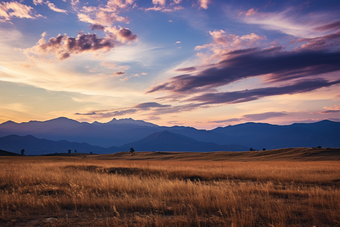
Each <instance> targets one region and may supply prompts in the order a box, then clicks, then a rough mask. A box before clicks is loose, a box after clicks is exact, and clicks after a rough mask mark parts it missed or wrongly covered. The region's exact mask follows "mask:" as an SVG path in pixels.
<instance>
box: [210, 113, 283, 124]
mask: <svg viewBox="0 0 340 227" xmlns="http://www.w3.org/2000/svg"><path fill="white" fill-rule="evenodd" d="M286 115H287V113H286V112H265V113H258V114H246V115H243V116H242V117H241V118H230V119H226V120H219V121H210V123H229V122H239V121H262V120H266V119H269V118H273V117H282V116H286Z"/></svg>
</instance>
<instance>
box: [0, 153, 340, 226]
mask: <svg viewBox="0 0 340 227" xmlns="http://www.w3.org/2000/svg"><path fill="white" fill-rule="evenodd" d="M152 155H161V156H162V153H161V154H154V153H143V154H137V155H135V156H131V155H127V154H120V160H113V159H112V160H102V159H103V157H105V159H107V158H108V156H89V157H85V158H82V157H3V158H1V159H0V169H1V172H0V225H1V226H15V225H16V226H24V225H30V226H75V225H77V226H94V225H95V226H340V162H339V161H308V162H306V161H303V162H300V161H257V162H255V161H254V162H251V161H249V160H248V162H239V161H211V160H215V159H216V157H212V156H211V159H210V160H205V161H203V160H196V161H194V159H193V158H192V157H190V160H192V161H187V160H186V158H183V159H179V158H172V159H170V160H162V158H159V159H156V158H152V159H150V158H145V157H146V156H148V157H150V156H152ZM172 155H174V154H172ZM177 155H183V154H177ZM184 155H189V156H190V155H193V154H184ZM216 155H217V156H220V155H221V154H220V153H216ZM116 156H117V155H116ZM163 156H166V153H163ZM174 156H176V155H174ZM174 156H173V157H174ZM123 157H125V159H130V160H124V158H123ZM111 158H112V155H111ZM131 159H134V160H131ZM138 159H140V160H138ZM181 160H182V161H181ZM183 160H185V161H183Z"/></svg>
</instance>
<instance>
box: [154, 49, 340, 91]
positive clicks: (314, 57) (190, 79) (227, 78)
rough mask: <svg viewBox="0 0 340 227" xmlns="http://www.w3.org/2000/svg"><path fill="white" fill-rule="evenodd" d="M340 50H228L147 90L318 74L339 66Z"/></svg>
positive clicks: (203, 87)
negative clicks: (195, 69) (195, 70)
mask: <svg viewBox="0 0 340 227" xmlns="http://www.w3.org/2000/svg"><path fill="white" fill-rule="evenodd" d="M339 57H340V52H328V51H311V50H303V51H284V50H283V48H282V47H273V48H267V49H257V48H252V49H245V50H236V51H232V52H229V53H228V54H226V55H224V59H222V60H220V61H219V62H218V63H216V64H213V65H211V66H210V67H208V68H206V69H204V70H202V71H199V72H198V73H196V74H189V73H188V74H183V75H179V76H176V77H173V78H171V79H170V80H169V81H167V82H165V83H163V84H160V85H157V86H154V87H152V88H151V89H150V90H149V91H148V93H153V92H156V91H168V92H173V93H183V92H184V93H192V92H204V91H206V90H209V89H213V88H217V87H220V86H224V85H227V84H230V83H232V82H235V81H238V80H240V79H245V78H249V77H255V76H261V75H266V80H267V81H268V82H278V81H287V80H291V79H297V78H302V77H311V76H317V75H320V74H322V73H326V72H334V71H338V70H340V65H339V64H338V62H339Z"/></svg>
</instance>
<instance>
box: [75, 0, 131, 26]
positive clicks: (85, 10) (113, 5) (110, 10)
mask: <svg viewBox="0 0 340 227" xmlns="http://www.w3.org/2000/svg"><path fill="white" fill-rule="evenodd" d="M133 4H134V0H125V1H124V0H109V1H108V2H107V4H106V5H105V6H98V7H95V6H83V7H82V8H81V9H80V10H79V11H78V12H77V15H78V19H79V20H80V21H82V22H85V23H89V24H99V25H102V26H112V25H113V24H114V23H115V22H116V21H118V22H125V23H128V22H129V18H128V17H123V16H120V15H119V14H120V12H121V11H122V10H123V9H124V10H127V9H128V8H129V7H133Z"/></svg>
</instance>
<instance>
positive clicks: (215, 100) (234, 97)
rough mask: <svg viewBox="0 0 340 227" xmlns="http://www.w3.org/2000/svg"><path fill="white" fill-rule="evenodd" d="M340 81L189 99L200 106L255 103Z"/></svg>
mask: <svg viewBox="0 0 340 227" xmlns="http://www.w3.org/2000/svg"><path fill="white" fill-rule="evenodd" d="M339 83H340V80H336V81H331V82H330V81H326V80H323V79H318V80H305V81H300V82H297V83H295V84H292V85H286V86H281V87H265V88H257V89H250V90H243V91H233V92H218V93H206V94H203V95H199V96H196V97H193V98H189V99H188V100H185V101H188V102H199V103H200V105H209V104H221V103H224V104H225V103H228V104H233V103H242V102H249V101H254V100H257V99H260V98H263V97H268V96H274V95H285V94H290V95H291V94H297V93H304V92H310V91H314V90H316V89H319V88H323V87H330V86H332V85H336V84H339Z"/></svg>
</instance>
